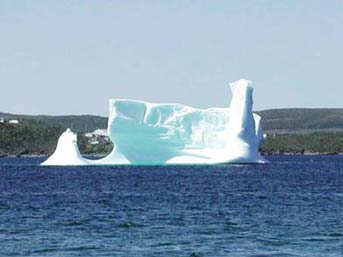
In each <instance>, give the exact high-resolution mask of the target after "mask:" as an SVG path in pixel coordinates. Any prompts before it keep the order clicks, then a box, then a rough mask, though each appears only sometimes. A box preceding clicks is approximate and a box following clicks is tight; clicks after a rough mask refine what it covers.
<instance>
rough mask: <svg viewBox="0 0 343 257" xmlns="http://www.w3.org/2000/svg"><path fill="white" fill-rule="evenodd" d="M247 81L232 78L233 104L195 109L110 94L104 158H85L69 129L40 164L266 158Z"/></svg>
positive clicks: (255, 160) (259, 160) (258, 160)
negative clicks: (110, 146) (108, 143)
mask: <svg viewBox="0 0 343 257" xmlns="http://www.w3.org/2000/svg"><path fill="white" fill-rule="evenodd" d="M250 84H251V82H250V81H248V80H244V79H241V80H238V81H236V82H234V83H230V87H231V90H232V100H231V104H230V108H209V109H197V108H193V107H190V106H186V105H182V104H155V103H149V102H143V101H135V100H124V99H111V100H110V113H109V118H108V135H109V137H110V140H111V141H112V142H113V144H114V149H113V151H112V152H111V153H110V154H109V155H108V156H106V157H105V158H103V159H99V160H89V159H86V158H83V157H82V156H81V154H80V152H79V149H78V148H77V144H76V134H74V133H73V132H71V131H70V130H69V129H68V130H67V131H66V132H64V133H63V134H62V135H61V137H60V138H59V140H58V144H57V148H56V151H55V152H54V153H53V154H52V155H51V157H49V158H48V159H47V160H46V161H45V162H43V163H42V165H119V164H133V165H163V164H216V163H266V162H267V161H266V160H265V159H264V158H263V157H262V156H261V155H260V153H259V152H258V147H259V145H260V144H261V143H262V141H263V130H262V128H261V126H260V119H261V118H260V116H258V115H257V114H253V113H252V105H253V100H252V92H253V89H252V87H251V86H250Z"/></svg>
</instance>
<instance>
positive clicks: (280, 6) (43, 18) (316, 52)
mask: <svg viewBox="0 0 343 257" xmlns="http://www.w3.org/2000/svg"><path fill="white" fill-rule="evenodd" d="M342 76H343V1H341V0H338V1H333V0H327V1H324V0H320V1H316V0H302V1H300V0H287V1H286V0H285V1H276V0H270V1H263V0H261V1H257V0H256V1H253V0H249V1H243V0H237V1H212V0H207V1H205V0H203V1H200V0H199V1H187V0H179V1H177V0H175V1H169V0H164V1H163V0H158V1H157V0H156V1H148V0H144V1H134V0H132V1H122V0H121V1H105V0H103V1H94V0H89V1H86V0H82V1H81V0H80V1H70V0H67V1H61V0H58V1H47V0H41V1H38V0H36V1H24V0H22V1H20V0H17V1H15V0H1V1H0V97H1V98H0V111H3V112H12V113H23V114H100V115H107V111H108V99H109V98H134V99H142V100H147V101H152V102H181V103H185V104H189V105H194V106H197V107H210V106H226V105H228V103H229V100H230V93H229V89H228V83H229V82H230V81H234V80H237V79H239V78H246V79H249V80H252V81H253V86H254V88H255V92H254V97H255V98H254V100H255V109H256V110H262V109H267V108H284V107H343V82H342Z"/></svg>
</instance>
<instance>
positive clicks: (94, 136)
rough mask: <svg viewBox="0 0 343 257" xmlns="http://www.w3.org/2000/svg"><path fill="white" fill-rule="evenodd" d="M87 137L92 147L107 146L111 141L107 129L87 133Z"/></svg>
mask: <svg viewBox="0 0 343 257" xmlns="http://www.w3.org/2000/svg"><path fill="white" fill-rule="evenodd" d="M85 137H87V138H88V143H89V144H91V145H97V144H105V143H107V142H109V141H110V140H109V138H108V136H107V130H106V129H96V130H94V131H93V132H89V133H86V134H85Z"/></svg>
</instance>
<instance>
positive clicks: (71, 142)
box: [42, 128, 89, 166]
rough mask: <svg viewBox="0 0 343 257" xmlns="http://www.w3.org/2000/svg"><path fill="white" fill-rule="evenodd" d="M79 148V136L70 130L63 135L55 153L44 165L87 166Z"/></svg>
mask: <svg viewBox="0 0 343 257" xmlns="http://www.w3.org/2000/svg"><path fill="white" fill-rule="evenodd" d="M87 164H89V163H88V161H87V160H86V159H84V158H83V157H82V155H81V153H80V151H79V148H78V146H77V135H76V133H74V132H72V131H71V130H70V129H69V128H68V129H67V130H66V131H64V132H63V133H62V135H61V136H60V137H59V139H58V142H57V147H56V150H55V152H54V153H53V154H52V155H51V156H50V157H49V159H47V160H46V161H45V162H43V163H42V165H64V166H68V165H87Z"/></svg>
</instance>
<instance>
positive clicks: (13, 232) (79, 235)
mask: <svg viewBox="0 0 343 257" xmlns="http://www.w3.org/2000/svg"><path fill="white" fill-rule="evenodd" d="M269 159H270V160H271V161H272V163H271V164H268V165H213V166H167V167H159V166H154V167H148V166H142V167H125V166H121V167H120V166H119V167H40V166H38V164H39V163H40V162H41V161H42V159H39V158H1V159H0V256H149V257H154V256H156V257H157V256H158V257H160V256H168V257H170V256H178V257H179V256H192V257H195V256H216V257H218V256H249V257H267V256H273V257H281V256H325V257H330V256H343V157H342V156H273V157H269Z"/></svg>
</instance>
